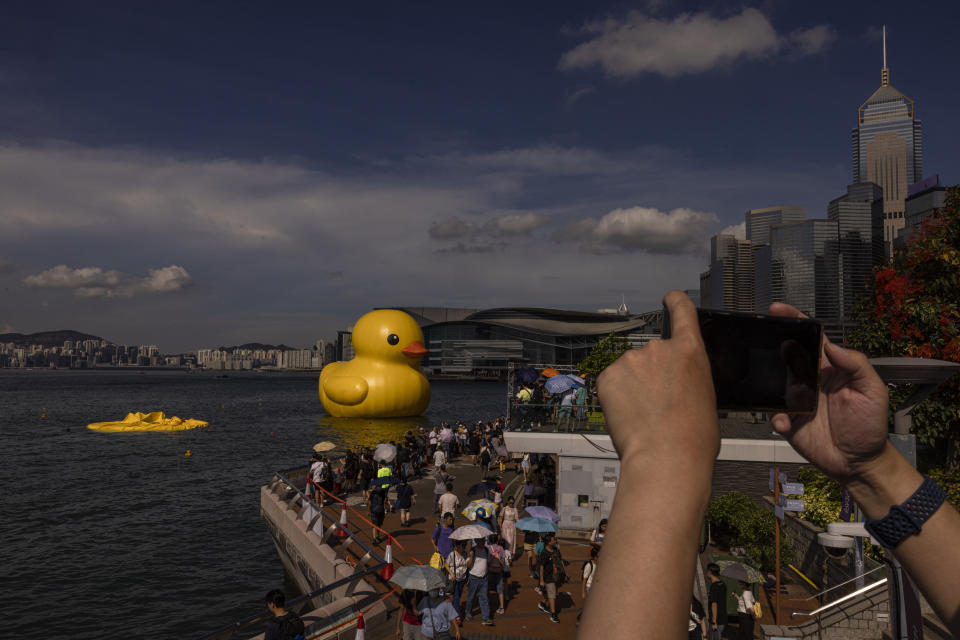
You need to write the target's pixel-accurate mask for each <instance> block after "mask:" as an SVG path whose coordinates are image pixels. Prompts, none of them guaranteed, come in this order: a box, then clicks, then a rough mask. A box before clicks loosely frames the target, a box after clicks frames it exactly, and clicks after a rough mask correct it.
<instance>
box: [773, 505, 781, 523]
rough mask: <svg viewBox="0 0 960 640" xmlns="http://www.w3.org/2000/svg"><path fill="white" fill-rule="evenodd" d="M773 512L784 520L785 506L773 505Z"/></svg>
mask: <svg viewBox="0 0 960 640" xmlns="http://www.w3.org/2000/svg"><path fill="white" fill-rule="evenodd" d="M773 514H774V515H775V516H777V518H778V519H780V520H783V507H781V506H780V505H776V506H774V507H773Z"/></svg>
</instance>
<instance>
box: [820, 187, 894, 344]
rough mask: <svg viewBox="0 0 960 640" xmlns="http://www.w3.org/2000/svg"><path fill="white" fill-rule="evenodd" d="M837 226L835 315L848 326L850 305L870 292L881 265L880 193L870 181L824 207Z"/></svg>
mask: <svg viewBox="0 0 960 640" xmlns="http://www.w3.org/2000/svg"><path fill="white" fill-rule="evenodd" d="M827 219H829V220H834V221H836V223H837V233H838V238H837V240H838V245H837V251H838V256H837V259H838V261H839V262H838V264H837V269H838V273H837V276H838V285H839V292H838V296H839V303H840V308H839V310H838V316H839V317H840V318H841V319H842V320H843V322H844V325H845V326H846V325H849V324H850V316H851V312H852V311H853V306H854V304H855V303H856V302H857V300H858V299H859V298H861V297H862V296H864V295H868V294H869V293H870V292H871V291H872V290H873V268H874V267H875V266H877V265H879V264H880V263H881V262H883V250H884V249H883V222H884V219H883V191H882V190H881V189H880V187H879V186H877V185H875V184H873V183H872V182H864V183H861V184H851V185H850V186H848V187H847V193H846V194H845V195H842V196H840V197H839V198H834V199H833V200H831V201H830V204H829V205H828V206H827Z"/></svg>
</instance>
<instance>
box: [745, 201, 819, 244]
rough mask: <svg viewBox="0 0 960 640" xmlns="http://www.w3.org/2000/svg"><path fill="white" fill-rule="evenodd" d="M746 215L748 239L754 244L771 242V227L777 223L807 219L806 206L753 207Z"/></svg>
mask: <svg viewBox="0 0 960 640" xmlns="http://www.w3.org/2000/svg"><path fill="white" fill-rule="evenodd" d="M744 217H745V222H746V228H747V240H749V241H750V242H752V243H753V244H754V246H756V245H760V244H770V227H772V226H773V225H775V224H786V223H788V222H801V221H803V220H806V219H807V208H806V207H767V208H766V209H751V210H750V211H747V213H746V215H745V216H744Z"/></svg>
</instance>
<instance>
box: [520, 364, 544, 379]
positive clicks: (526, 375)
mask: <svg viewBox="0 0 960 640" xmlns="http://www.w3.org/2000/svg"><path fill="white" fill-rule="evenodd" d="M539 377H540V372H539V371H537V370H536V369H534V368H533V367H524V368H522V369H517V381H519V382H533V381H534V380H536V379H537V378H539Z"/></svg>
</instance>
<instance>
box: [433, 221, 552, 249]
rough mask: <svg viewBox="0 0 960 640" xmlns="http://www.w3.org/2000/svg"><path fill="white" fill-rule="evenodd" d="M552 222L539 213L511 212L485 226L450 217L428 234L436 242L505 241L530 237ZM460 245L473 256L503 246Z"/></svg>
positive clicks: (436, 222)
mask: <svg viewBox="0 0 960 640" xmlns="http://www.w3.org/2000/svg"><path fill="white" fill-rule="evenodd" d="M549 222H550V218H549V217H548V216H545V215H543V214H540V213H532V212H523V213H508V214H502V215H498V216H495V217H494V218H492V219H490V220H488V221H487V222H485V223H480V222H478V223H473V222H467V221H466V220H463V219H461V218H459V217H457V216H450V217H447V218H444V219H442V220H436V221H434V222H432V223H430V227H429V228H428V229H427V235H428V236H430V237H431V238H433V239H434V240H456V239H458V238H466V237H471V236H472V237H475V238H476V237H481V236H487V237H490V238H506V237H511V236H527V235H530V233H531V232H532V231H534V230H536V229H539V228H540V227H543V226H544V225H546V224H548V223H549ZM458 246H460V247H461V248H463V247H464V246H466V247H467V248H468V249H473V252H474V253H479V252H480V251H483V252H487V251H492V250H493V248H495V247H499V246H502V243H494V244H492V245H491V244H483V245H478V246H473V245H463V244H462V243H459V244H458Z"/></svg>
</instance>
